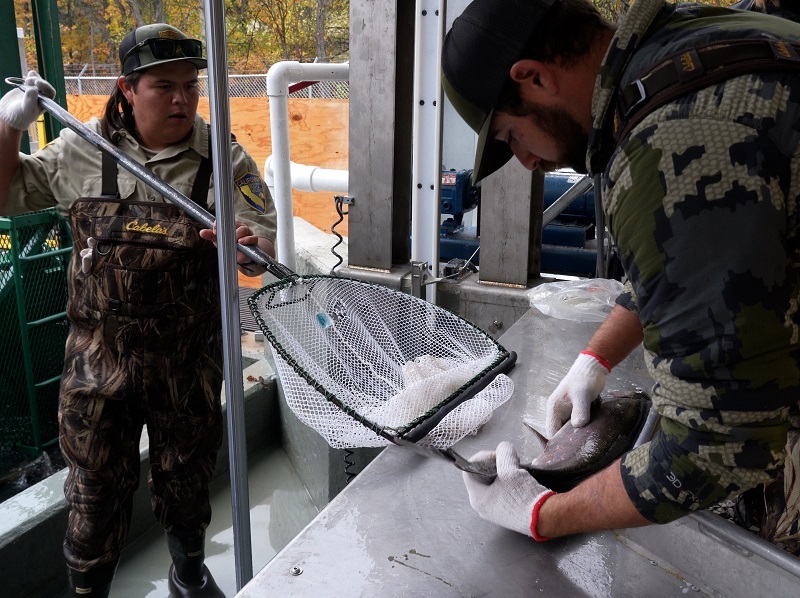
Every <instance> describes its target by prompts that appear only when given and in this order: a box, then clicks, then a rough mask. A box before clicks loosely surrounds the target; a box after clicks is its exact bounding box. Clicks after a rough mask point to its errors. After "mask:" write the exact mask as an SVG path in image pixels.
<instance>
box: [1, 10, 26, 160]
mask: <svg viewBox="0 0 800 598" xmlns="http://www.w3.org/2000/svg"><path fill="white" fill-rule="evenodd" d="M21 45H22V39H21V38H18V33H17V25H16V16H15V12H14V3H13V2H0V72H1V73H3V77H21V76H22V75H23V73H22V57H21V55H20V47H21ZM4 89H5V90H7V89H8V88H4ZM1 95H2V94H0V96H1ZM21 147H22V151H24V152H25V153H30V138H29V137H28V132H27V131H24V132H23V134H22V144H21Z"/></svg>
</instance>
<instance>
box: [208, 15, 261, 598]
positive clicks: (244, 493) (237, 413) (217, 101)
mask: <svg viewBox="0 0 800 598" xmlns="http://www.w3.org/2000/svg"><path fill="white" fill-rule="evenodd" d="M205 15H206V39H207V40H208V41H207V47H206V51H207V53H208V91H209V100H210V106H211V115H212V119H211V133H212V135H211V140H212V143H211V150H212V162H213V165H214V189H215V192H216V194H217V195H216V197H215V204H216V216H217V237H218V242H217V245H218V247H219V285H220V300H221V304H222V342H223V350H224V356H225V370H224V373H225V397H226V402H227V414H228V418H227V419H228V449H229V451H230V470H231V471H230V476H231V508H232V522H233V545H234V561H235V566H236V590H237V592H238V591H239V590H241V589H242V587H243V586H244V585H245V584H246V583H247V582H248V581H250V579H252V577H253V553H252V545H251V539H250V497H249V486H248V483H247V445H246V441H245V428H244V387H243V382H242V351H241V337H240V334H239V325H240V324H239V284H238V279H237V270H236V224H235V219H234V208H233V202H234V189H233V166H232V164H231V133H230V131H231V126H230V108H229V98H228V59H227V52H226V49H225V48H226V45H227V44H226V40H225V7H224V3H223V1H222V0H205Z"/></svg>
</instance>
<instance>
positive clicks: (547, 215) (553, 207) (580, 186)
mask: <svg viewBox="0 0 800 598" xmlns="http://www.w3.org/2000/svg"><path fill="white" fill-rule="evenodd" d="M591 188H592V179H590V178H589V177H588V176H585V177H583V178H582V179H580V180H579V181H578V182H577V183H575V184H574V185H572V187H570V188H569V189H567V190H566V191H565V192H564V194H563V195H562V196H561V197H559V198H558V199H557V200H555V201H554V202H553V203H551V204H550V205H549V206H548V208H547V209H546V210H545V211H544V212H542V227H545V226H547V225H548V224H550V223H551V222H552V221H553V219H554V218H556V217H557V216H558V215H559V214H561V212H563V211H564V210H565V209H566V208H567V206H568V205H570V204H571V203H572V202H573V201H575V200H576V199H577V198H578V197H580V196H581V195H583V194H584V193H586V192H587V191H588V190H589V189H591Z"/></svg>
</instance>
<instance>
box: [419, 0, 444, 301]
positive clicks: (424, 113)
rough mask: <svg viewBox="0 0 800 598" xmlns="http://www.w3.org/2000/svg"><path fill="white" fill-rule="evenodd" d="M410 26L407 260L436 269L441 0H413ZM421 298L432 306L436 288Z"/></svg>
mask: <svg viewBox="0 0 800 598" xmlns="http://www.w3.org/2000/svg"><path fill="white" fill-rule="evenodd" d="M416 9H417V10H416V18H415V23H414V92H413V93H414V113H413V122H412V149H411V163H412V164H411V172H412V177H413V181H412V185H411V261H412V262H426V263H427V264H428V268H429V272H430V274H431V275H432V276H433V277H436V276H437V274H438V270H439V220H440V209H439V203H440V199H439V197H440V192H441V185H442V109H441V107H442V85H441V74H440V71H441V69H440V62H439V60H440V58H439V57H440V55H441V48H442V42H443V39H444V21H445V10H444V9H445V2H444V0H417V4H416ZM427 294H428V296H427V297H426V299H427V300H428V301H430V302H431V303H436V287H435V286H434V287H432V288H431V289H430V290H429V291H428V293H427Z"/></svg>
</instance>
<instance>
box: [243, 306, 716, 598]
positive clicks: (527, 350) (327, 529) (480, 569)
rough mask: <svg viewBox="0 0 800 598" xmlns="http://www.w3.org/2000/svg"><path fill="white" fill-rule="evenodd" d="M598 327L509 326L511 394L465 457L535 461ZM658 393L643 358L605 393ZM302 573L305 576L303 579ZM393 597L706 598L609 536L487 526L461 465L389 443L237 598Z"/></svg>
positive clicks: (550, 322) (530, 318)
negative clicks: (555, 402) (554, 404)
mask: <svg viewBox="0 0 800 598" xmlns="http://www.w3.org/2000/svg"><path fill="white" fill-rule="evenodd" d="M596 328H597V324H584V323H575V322H568V321H563V320H556V319H552V318H545V317H543V316H541V315H540V314H538V312H536V311H535V310H531V312H529V314H528V315H526V316H525V317H524V318H523V319H521V320H520V321H519V322H517V323H516V324H515V325H514V326H513V327H512V328H510V329H509V331H508V332H507V333H506V334H505V335H504V336H503V337H502V338H501V339H500V342H501V343H502V344H503V345H504V346H505V347H506V348H507V349H509V350H514V351H517V353H518V354H519V359H518V363H517V366H516V367H515V368H514V370H512V372H511V373H510V376H511V378H512V379H513V380H514V382H515V391H514V395H513V396H512V398H511V400H509V402H508V403H506V404H505V405H503V406H501V407H500V408H499V409H498V410H497V411H495V413H494V415H493V417H492V419H491V420H490V422H489V423H488V424H487V425H486V426H484V428H483V429H482V430H481V431H480V432H479V433H478V434H477V435H476V436H473V437H469V438H466V439H464V440H462V441H461V442H459V443H458V444H457V445H456V448H457V449H458V450H459V452H461V453H463V454H466V455H471V454H473V453H474V452H476V451H478V450H481V449H491V448H494V447H495V446H496V445H497V443H498V442H499V441H501V440H510V441H511V442H513V443H514V444H515V445H516V446H517V447H518V449H519V451H520V453H521V454H522V458H523V460H531V459H532V458H533V457H535V456H536V454H537V451H539V450H540V448H539V444H538V442H537V441H536V440H535V439H534V438H533V435H532V434H531V432H530V431H528V430H527V429H526V426H525V425H524V424H523V423H522V418H523V417H525V418H526V419H527V420H528V421H529V422H530V421H534V422H536V421H538V422H540V424H542V425H541V426H540V427H543V422H544V402H545V401H546V398H547V396H548V394H549V393H550V392H551V391H552V390H553V389H554V388H555V386H556V385H557V384H558V382H559V381H560V380H561V377H562V376H563V375H564V374H566V372H567V370H568V369H569V367H570V365H571V364H572V361H573V360H574V358H575V356H576V355H577V354H578V352H579V351H580V350H581V349H582V348H583V346H584V344H585V342H586V340H588V338H589V337H590V336H591V334H592V333H593V332H594V330H595V329H596ZM649 386H650V381H649V379H648V377H647V375H646V373H645V371H644V366H643V364H642V359H641V354H640V353H637V354H635V355H633V356H632V357H631V358H629V359H628V360H627V361H626V362H624V363H623V364H621V365H620V366H618V367H617V368H615V370H614V372H613V373H612V375H611V376H609V379H608V383H607V386H606V388H607V390H609V391H612V390H618V391H627V390H633V389H635V388H642V389H643V390H646V391H649ZM653 563H655V564H653ZM295 568H297V569H295ZM298 569H299V570H302V573H300V574H294V573H293V571H295V572H296V571H297V570H298ZM693 586H694V588H696V590H697V591H695V590H693V589H692V587H693ZM393 594H397V595H403V596H437V597H438V596H442V597H447V596H535V595H537V594H539V595H543V596H614V597H618V596H684V595H687V594H689V595H699V594H702V591H701V590H700V588H699V586H697V585H696V584H695V583H693V580H690V579H683V578H682V575H681V574H680V572H676V571H674V570H673V569H670V568H667V567H663V566H661V564H660V563H658V562H656V561H653V560H652V559H650V558H649V557H648V555H646V554H643V551H640V550H634V549H633V548H632V547H631V546H630V545H629V544H628V543H623V542H620V541H619V540H618V539H617V537H616V536H615V535H614V534H613V533H610V532H607V533H602V534H592V535H582V536H575V537H571V538H564V539H559V540H553V541H550V542H547V543H536V542H534V541H533V540H532V539H530V538H527V537H525V536H522V535H520V534H517V533H514V532H511V531H508V530H505V529H503V528H500V527H498V526H495V525H492V524H490V523H487V522H485V521H483V520H482V519H480V518H479V517H478V516H477V514H476V513H475V512H474V511H473V510H472V509H471V508H470V506H469V501H468V497H467V493H466V490H465V488H464V485H463V482H462V480H461V474H460V472H459V471H458V470H457V469H456V468H455V467H454V466H453V465H451V464H449V463H447V462H445V461H440V460H434V459H426V458H424V457H420V456H418V455H416V454H414V453H413V452H411V451H406V450H403V449H402V448H399V447H395V446H390V447H388V448H386V449H385V450H384V451H383V453H381V455H379V456H378V457H377V458H376V459H375V461H373V462H372V463H371V464H370V465H369V466H368V467H367V468H365V470H364V471H363V472H362V473H361V474H359V475H358V476H357V477H356V478H355V479H354V480H353V481H352V482H351V483H350V485H349V486H348V487H347V488H346V489H345V490H344V491H343V492H342V493H341V494H340V495H339V496H337V497H336V498H335V499H334V500H333V501H332V502H331V503H330V504H329V505H328V507H326V508H325V509H324V510H323V511H322V512H321V513H320V514H319V515H318V516H317V518H316V519H315V520H314V521H312V522H311V524H309V526H308V527H307V528H306V529H305V530H303V532H302V533H301V534H300V535H298V536H297V537H296V538H295V539H294V540H293V541H292V542H291V543H290V544H289V545H288V546H287V547H286V548H285V549H283V550H282V551H281V552H280V553H278V555H277V556H276V557H275V558H274V559H272V560H271V561H270V563H269V564H268V565H267V566H266V567H265V568H264V569H262V570H261V571H260V572H259V573H257V574H256V575H255V577H254V578H253V580H252V581H250V583H248V584H247V585H246V586H245V587H244V588H243V589H242V590H241V592H239V594H237V596H238V597H239V598H243V597H252V598H255V597H263V596H315V597H316V596H348V597H355V596H378V595H393Z"/></svg>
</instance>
